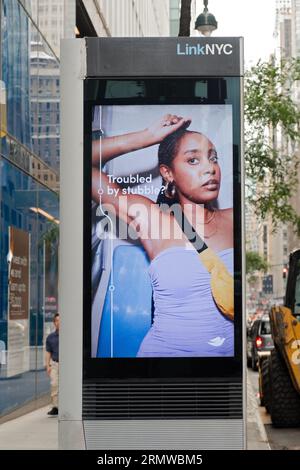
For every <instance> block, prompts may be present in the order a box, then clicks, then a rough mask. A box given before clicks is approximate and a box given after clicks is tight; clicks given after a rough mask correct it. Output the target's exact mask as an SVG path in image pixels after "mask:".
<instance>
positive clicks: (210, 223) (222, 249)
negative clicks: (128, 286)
mask: <svg viewBox="0 0 300 470" xmlns="http://www.w3.org/2000/svg"><path fill="white" fill-rule="evenodd" d="M190 125H191V119H189V118H184V117H180V116H177V115H175V114H167V115H165V116H163V118H160V119H159V120H157V121H156V122H155V123H153V124H152V125H150V126H149V127H148V128H146V129H144V130H141V131H137V132H133V133H129V134H125V135H118V136H114V137H105V138H102V139H101V142H99V141H94V142H93V149H92V164H93V168H92V196H93V199H94V201H95V202H97V203H99V200H100V204H101V206H102V207H103V208H105V207H109V210H110V211H114V212H115V213H116V214H117V216H118V217H119V218H120V219H121V220H123V221H125V222H126V224H127V225H128V226H130V227H133V228H134V230H135V232H136V234H137V236H138V238H139V240H140V242H141V244H142V246H143V247H144V249H145V251H146V253H147V254H148V257H149V259H150V267H149V274H150V279H151V285H152V290H153V300H154V320H153V324H152V326H151V328H150V330H149V331H148V333H147V334H146V336H145V338H144V339H143V341H142V343H141V345H140V348H139V351H138V353H137V357H184V356H189V357H213V356H219V357H224V356H233V355H234V324H233V321H232V319H229V318H228V317H227V316H226V315H224V313H222V312H221V310H220V309H219V308H218V306H217V302H216V300H215V298H214V296H213V294H212V289H211V274H210V272H209V271H208V269H207V266H206V265H205V263H202V262H201V258H200V257H199V255H198V253H197V251H196V249H195V247H194V245H193V243H191V241H190V237H189V236H188V235H187V233H184V231H183V230H182V227H181V226H180V224H179V223H178V221H177V220H176V218H175V217H174V212H173V211H172V210H170V209H169V207H174V205H178V206H179V207H180V210H181V211H182V212H181V213H183V214H184V217H185V219H187V221H188V222H189V223H190V224H191V226H192V227H193V228H194V230H195V231H196V233H197V234H198V235H199V237H200V239H202V240H203V241H204V242H205V244H206V245H207V246H208V247H209V248H210V249H211V250H212V251H213V252H214V254H215V258H216V259H219V260H220V263H221V264H222V265H224V266H225V267H226V268H227V270H228V271H229V273H231V274H232V272H233V216H232V209H231V208H227V209H218V208H217V204H216V202H217V199H218V195H219V190H220V185H221V171H220V166H219V163H218V155H217V150H216V148H215V145H214V143H213V142H211V141H210V140H209V139H208V137H206V136H205V135H204V134H202V133H200V132H196V131H193V130H189V129H188V128H189V126H190ZM157 144H159V149H158V166H159V171H160V174H161V176H162V182H163V186H162V190H161V192H160V194H159V197H158V201H157V202H156V203H155V202H154V201H152V200H151V199H150V198H148V197H145V196H144V195H140V194H133V193H129V194H126V195H124V192H122V188H121V187H120V186H119V185H118V183H117V181H116V180H117V178H113V177H112V175H108V174H106V173H104V172H101V170H100V169H99V168H101V167H102V166H103V165H104V164H106V163H107V162H108V161H110V160H112V159H115V158H118V157H119V156H121V155H126V154H128V153H130V152H132V151H135V150H140V149H145V148H147V147H150V146H153V145H157ZM225 288H226V287H225Z"/></svg>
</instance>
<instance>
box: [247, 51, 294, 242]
mask: <svg viewBox="0 0 300 470" xmlns="http://www.w3.org/2000/svg"><path fill="white" fill-rule="evenodd" d="M298 80H300V59H291V60H290V61H286V62H282V63H281V64H280V65H275V64H274V63H272V62H268V63H265V62H259V63H258V64H257V65H256V66H255V67H252V69H251V70H250V71H249V72H248V73H247V74H246V77H245V118H246V131H245V160H246V177H247V198H248V200H249V201H250V203H252V204H253V205H254V207H255V211H256V213H257V214H258V215H260V216H261V217H262V218H265V217H266V216H267V215H270V216H271V217H272V220H273V226H274V227H275V228H276V226H277V224H278V223H279V222H291V223H292V224H293V225H294V226H295V228H296V230H297V231H298V233H300V217H299V216H298V214H297V212H296V211H295V209H294V208H293V207H292V205H291V197H292V195H293V194H294V193H295V191H296V189H297V183H298V178H297V173H298V165H299V159H298V157H297V150H299V128H300V111H299V108H298V107H297V104H296V103H295V102H294V101H293V99H292V90H293V87H294V86H295V84H296V82H297V81H298Z"/></svg>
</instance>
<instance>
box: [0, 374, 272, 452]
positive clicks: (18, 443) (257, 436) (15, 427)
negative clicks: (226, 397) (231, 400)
mask: <svg viewBox="0 0 300 470" xmlns="http://www.w3.org/2000/svg"><path fill="white" fill-rule="evenodd" d="M247 395H248V400H247V434H248V439H247V448H248V449H249V450H255V449H259V450H269V449H270V447H269V444H268V442H267V436H266V432H265V428H264V425H263V423H262V420H261V416H260V414H259V411H258V406H257V400H256V397H255V391H254V389H253V385H252V383H251V380H250V377H248V383H247ZM48 410H49V407H46V408H40V409H38V410H36V411H33V412H32V413H28V414H26V415H24V416H22V417H20V418H17V419H14V420H11V421H8V422H6V423H3V424H1V425H0V450H4V449H6V450H16V449H19V450H23V449H27V450H40V449H44V450H55V449H58V436H57V434H58V429H57V428H58V419H57V418H55V417H54V418H50V417H48V416H47V411H48Z"/></svg>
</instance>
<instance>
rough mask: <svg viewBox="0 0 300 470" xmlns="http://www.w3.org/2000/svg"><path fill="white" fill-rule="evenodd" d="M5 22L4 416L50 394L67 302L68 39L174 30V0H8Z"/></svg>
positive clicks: (0, 80) (0, 86) (0, 82)
mask: <svg viewBox="0 0 300 470" xmlns="http://www.w3.org/2000/svg"><path fill="white" fill-rule="evenodd" d="M0 24H1V31H0V49H1V55H0V57H1V59H0V92H1V94H0V111H1V114H0V117H1V129H0V200H1V209H0V224H1V227H0V233H1V235H0V396H1V400H0V420H1V419H3V420H5V419H7V416H8V415H9V414H10V413H11V412H13V411H15V410H19V409H21V408H23V406H24V405H27V409H29V408H30V407H31V408H34V407H36V406H37V400H43V399H45V400H46V399H47V400H48V394H49V379H48V377H47V375H46V372H45V368H44V345H45V338H46V336H47V334H48V333H49V332H50V330H51V326H52V317H53V314H54V313H55V312H56V311H57V310H58V279H57V272H58V234H59V201H58V194H59V160H60V159H59V152H60V122H59V121H60V109H59V108H60V71H59V55H60V39H61V37H75V34H76V35H77V36H79V37H80V36H168V35H169V31H170V15H169V0H79V1H76V2H75V1H74V0H0ZM70 158H71V156H70Z"/></svg>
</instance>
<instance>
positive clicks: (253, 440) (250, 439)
mask: <svg viewBox="0 0 300 470" xmlns="http://www.w3.org/2000/svg"><path fill="white" fill-rule="evenodd" d="M247 450H271V448H270V446H269V443H268V438H267V434H266V431H265V427H264V425H263V422H262V419H261V416H260V414H259V411H258V404H257V399H256V397H255V393H254V390H253V386H252V384H251V381H250V378H249V374H248V373H247Z"/></svg>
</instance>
